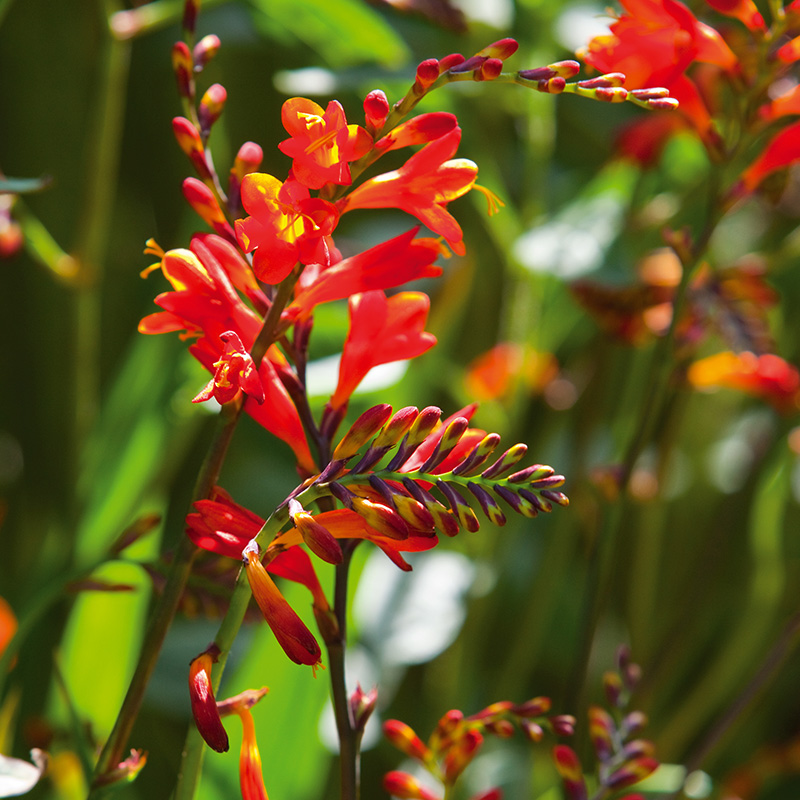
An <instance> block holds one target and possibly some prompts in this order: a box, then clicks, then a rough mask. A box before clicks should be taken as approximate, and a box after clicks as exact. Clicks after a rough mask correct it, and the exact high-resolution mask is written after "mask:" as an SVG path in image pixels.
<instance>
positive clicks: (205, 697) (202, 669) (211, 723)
mask: <svg viewBox="0 0 800 800" xmlns="http://www.w3.org/2000/svg"><path fill="white" fill-rule="evenodd" d="M219 652H220V651H219V647H217V646H216V645H214V644H212V645H210V646H209V647H208V649H207V650H205V652H203V653H201V654H200V655H199V656H197V658H195V659H193V661H192V664H191V667H190V669H189V699H190V701H191V704H192V716H193V717H194V721H195V725H197V730H198V731H199V732H200V735H201V736H202V737H203V739H204V740H205V742H206V744H207V745H208V746H209V747H210V748H212V749H213V750H216V751H217V752H218V753H225V752H227V750H228V734H227V733H225V728H224V727H223V725H222V720H221V719H220V715H219V711H218V710H217V702H216V700H215V699H214V690H213V688H212V686H211V665H212V664H213V663H214V662H215V661H216V660H217V658H218V657H219Z"/></svg>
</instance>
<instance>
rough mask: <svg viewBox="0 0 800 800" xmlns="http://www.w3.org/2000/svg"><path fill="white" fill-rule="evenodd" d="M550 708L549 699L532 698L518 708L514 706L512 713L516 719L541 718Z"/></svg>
mask: <svg viewBox="0 0 800 800" xmlns="http://www.w3.org/2000/svg"><path fill="white" fill-rule="evenodd" d="M551 707H552V702H551V700H550V698H549V697H534V698H532V699H531V700H526V701H525V702H524V703H521V704H520V705H518V706H514V708H513V713H514V714H515V715H516V716H518V717H526V718H531V717H541V716H542V715H543V714H546V713H547V712H548V711H549V710H550V708H551Z"/></svg>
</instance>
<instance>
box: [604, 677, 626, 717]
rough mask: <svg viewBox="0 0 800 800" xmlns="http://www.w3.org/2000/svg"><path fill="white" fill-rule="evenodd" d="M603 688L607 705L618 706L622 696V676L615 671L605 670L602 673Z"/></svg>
mask: <svg viewBox="0 0 800 800" xmlns="http://www.w3.org/2000/svg"><path fill="white" fill-rule="evenodd" d="M603 690H604V691H605V693H606V698H607V700H608V703H609V705H612V706H615V707H617V708H618V707H619V706H620V698H621V696H622V678H620V676H619V673H617V672H606V673H605V674H604V675H603Z"/></svg>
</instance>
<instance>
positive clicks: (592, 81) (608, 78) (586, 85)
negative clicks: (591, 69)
mask: <svg viewBox="0 0 800 800" xmlns="http://www.w3.org/2000/svg"><path fill="white" fill-rule="evenodd" d="M624 85H625V75H624V74H623V73H622V72H609V73H607V74H605V75H598V76H597V77H596V78H589V79H587V80H585V81H578V86H580V87H581V89H607V88H609V87H615V86H624Z"/></svg>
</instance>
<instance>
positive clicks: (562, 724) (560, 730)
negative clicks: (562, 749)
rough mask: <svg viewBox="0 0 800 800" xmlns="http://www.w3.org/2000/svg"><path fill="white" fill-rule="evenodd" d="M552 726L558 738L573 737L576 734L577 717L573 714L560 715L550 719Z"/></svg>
mask: <svg viewBox="0 0 800 800" xmlns="http://www.w3.org/2000/svg"><path fill="white" fill-rule="evenodd" d="M550 726H551V727H552V729H553V733H554V734H555V735H556V736H572V734H574V733H575V717H573V716H572V715H571V714H558V715H556V716H554V717H550Z"/></svg>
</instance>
